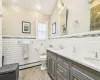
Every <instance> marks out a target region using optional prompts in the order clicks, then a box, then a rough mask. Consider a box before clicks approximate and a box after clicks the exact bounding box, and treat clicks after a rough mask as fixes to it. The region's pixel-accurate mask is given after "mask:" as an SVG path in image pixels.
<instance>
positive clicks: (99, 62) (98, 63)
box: [84, 57, 100, 66]
mask: <svg viewBox="0 0 100 80" xmlns="http://www.w3.org/2000/svg"><path fill="white" fill-rule="evenodd" d="M84 60H86V61H88V62H90V63H92V64H94V65H96V66H100V59H99V58H92V57H85V58H84Z"/></svg>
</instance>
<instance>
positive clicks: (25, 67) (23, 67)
mask: <svg viewBox="0 0 100 80" xmlns="http://www.w3.org/2000/svg"><path fill="white" fill-rule="evenodd" d="M38 65H41V62H40V61H38V62H33V63H28V64H24V65H20V66H19V69H20V70H22V69H27V68H31V67H35V66H38Z"/></svg>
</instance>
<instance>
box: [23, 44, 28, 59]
mask: <svg viewBox="0 0 100 80" xmlns="http://www.w3.org/2000/svg"><path fill="white" fill-rule="evenodd" d="M23 55H24V59H28V57H29V56H28V44H23Z"/></svg>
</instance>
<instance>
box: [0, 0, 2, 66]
mask: <svg viewBox="0 0 100 80" xmlns="http://www.w3.org/2000/svg"><path fill="white" fill-rule="evenodd" d="M0 67H2V0H0Z"/></svg>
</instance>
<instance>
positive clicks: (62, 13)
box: [58, 6, 68, 35]
mask: <svg viewBox="0 0 100 80" xmlns="http://www.w3.org/2000/svg"><path fill="white" fill-rule="evenodd" d="M67 17H68V10H67V9H66V8H65V7H64V6H62V8H61V9H60V10H59V13H58V19H59V25H60V30H61V34H62V35H66V34H67Z"/></svg>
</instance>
